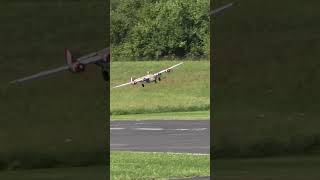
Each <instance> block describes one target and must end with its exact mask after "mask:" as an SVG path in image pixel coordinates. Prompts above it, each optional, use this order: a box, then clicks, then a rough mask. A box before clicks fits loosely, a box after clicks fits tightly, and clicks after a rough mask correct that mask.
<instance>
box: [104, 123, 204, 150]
mask: <svg viewBox="0 0 320 180" xmlns="http://www.w3.org/2000/svg"><path fill="white" fill-rule="evenodd" d="M110 133H111V144H110V147H111V150H124V151H144V152H176V153H199V154H200V155H201V154H209V153H210V122H209V120H146V121H139V120H136V121H111V126H110Z"/></svg>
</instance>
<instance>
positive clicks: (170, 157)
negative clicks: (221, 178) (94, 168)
mask: <svg viewBox="0 0 320 180" xmlns="http://www.w3.org/2000/svg"><path fill="white" fill-rule="evenodd" d="M209 159H210V158H209V156H208V155H203V156H202V155H201V156H195V155H190V154H168V153H141V152H111V161H110V163H111V177H110V178H111V179H112V180H118V179H119V180H120V179H126V180H130V179H139V180H140V179H141V180H142V179H145V180H147V179H167V178H183V177H194V176H209V174H210V162H209Z"/></svg>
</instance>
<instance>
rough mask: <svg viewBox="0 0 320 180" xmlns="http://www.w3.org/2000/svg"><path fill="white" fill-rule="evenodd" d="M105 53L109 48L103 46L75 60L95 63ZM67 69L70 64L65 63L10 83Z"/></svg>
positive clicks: (82, 62)
mask: <svg viewBox="0 0 320 180" xmlns="http://www.w3.org/2000/svg"><path fill="white" fill-rule="evenodd" d="M107 53H109V48H105V49H102V50H100V51H97V52H94V53H90V54H88V55H85V56H82V57H80V58H77V61H79V63H81V64H84V65H86V64H92V63H97V62H98V61H101V60H102V59H103V58H104V56H105V55H106V54H107ZM69 69H70V66H69V65H66V66H62V67H59V68H56V69H52V70H47V71H42V72H40V73H37V74H34V75H31V76H27V77H24V78H21V79H17V80H14V81H11V82H10V84H14V83H21V82H24V81H29V80H34V79H38V78H41V77H45V76H48V75H51V74H55V73H59V72H62V71H66V70H69Z"/></svg>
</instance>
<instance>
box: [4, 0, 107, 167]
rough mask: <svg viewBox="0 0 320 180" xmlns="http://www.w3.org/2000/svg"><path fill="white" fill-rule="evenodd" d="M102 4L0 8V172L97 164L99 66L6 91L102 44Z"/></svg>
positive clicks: (101, 147) (102, 149)
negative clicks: (67, 51)
mask: <svg viewBox="0 0 320 180" xmlns="http://www.w3.org/2000/svg"><path fill="white" fill-rule="evenodd" d="M108 10H109V8H106V1H104V0H102V1H100V0H95V1H90V2H85V1H73V0H66V1H41V2H40V1H21V0H13V1H3V2H1V3H0V29H1V32H0V39H1V40H0V51H1V53H0V114H1V116H0V122H1V125H0V169H2V168H3V169H6V168H8V166H12V164H15V166H16V167H15V168H36V167H37V168H38V167H52V166H55V165H59V164H69V165H86V164H95V163H104V161H105V160H104V158H103V157H104V156H105V153H106V146H107V143H108V142H107V140H108V138H107V137H106V134H105V131H106V129H105V127H106V120H107V118H106V112H107V111H106V109H108V108H109V107H107V106H106V104H107V103H106V99H105V96H106V88H107V87H105V84H104V83H103V81H102V77H101V72H100V69H97V68H96V67H94V66H90V67H88V69H87V70H86V72H84V73H83V74H81V75H79V74H71V73H69V72H65V73H61V74H57V75H55V76H52V77H48V78H47V79H41V80H37V81H33V82H27V83H25V84H21V85H13V86H8V83H9V82H10V81H12V80H14V79H17V78H21V77H24V76H27V75H31V74H33V73H37V72H39V71H42V70H46V69H51V68H55V67H59V66H61V65H65V59H64V48H66V47H68V48H70V50H71V51H72V52H74V54H75V55H82V54H86V53H90V52H92V51H96V50H100V49H102V48H104V47H106V44H107V43H108V36H107V34H108V30H109V29H108V28H107V27H106V26H107V23H108V18H107V15H108Z"/></svg>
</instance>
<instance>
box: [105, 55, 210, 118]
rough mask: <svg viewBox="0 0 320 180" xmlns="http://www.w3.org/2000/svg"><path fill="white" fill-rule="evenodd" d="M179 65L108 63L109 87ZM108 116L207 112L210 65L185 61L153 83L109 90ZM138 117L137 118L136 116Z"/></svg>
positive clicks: (166, 63) (147, 62) (208, 105)
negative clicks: (131, 78)
mask: <svg viewBox="0 0 320 180" xmlns="http://www.w3.org/2000/svg"><path fill="white" fill-rule="evenodd" d="M177 63H179V61H142V62H141V61H134V62H113V63H111V87H113V86H115V85H119V84H122V83H126V82H128V81H130V77H139V76H143V75H145V74H146V72H147V71H150V72H151V73H155V72H158V71H160V70H162V69H165V68H168V67H170V66H172V65H174V64H177ZM110 93H111V94H110V106H111V107H110V109H111V114H112V115H128V114H130V115H131V114H150V113H160V112H161V113H162V112H170V113H171V112H191V111H209V109H210V62H209V61H207V60H202V61H185V63H184V64H183V65H181V66H179V67H177V69H175V70H173V71H172V72H170V73H167V75H165V78H164V79H163V80H161V81H160V82H158V83H157V84H155V83H150V84H146V86H145V87H144V88H143V87H141V85H136V86H131V85H129V86H127V87H122V88H117V89H111V92H110ZM140 117H141V116H140Z"/></svg>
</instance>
